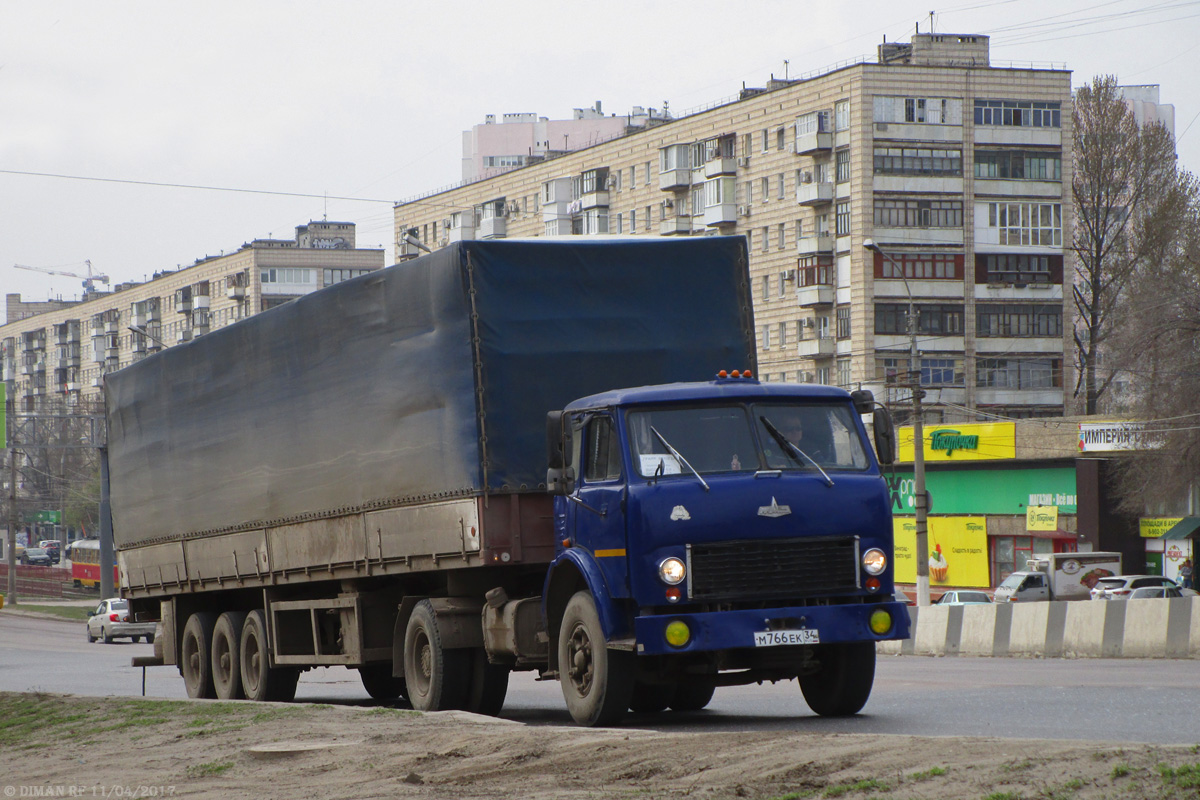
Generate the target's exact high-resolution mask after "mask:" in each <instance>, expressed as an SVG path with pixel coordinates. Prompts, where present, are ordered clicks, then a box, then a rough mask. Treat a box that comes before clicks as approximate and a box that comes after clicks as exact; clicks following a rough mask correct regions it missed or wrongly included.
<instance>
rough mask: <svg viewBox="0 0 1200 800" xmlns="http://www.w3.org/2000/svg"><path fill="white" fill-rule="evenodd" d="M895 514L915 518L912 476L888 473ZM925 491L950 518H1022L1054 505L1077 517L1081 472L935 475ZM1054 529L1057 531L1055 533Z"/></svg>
mask: <svg viewBox="0 0 1200 800" xmlns="http://www.w3.org/2000/svg"><path fill="white" fill-rule="evenodd" d="M884 479H885V480H886V481H887V484H888V489H889V490H890V493H891V499H892V513H893V514H912V513H914V509H915V508H916V501H915V500H914V497H913V474H912V471H899V470H897V471H896V473H895V474H890V473H888V474H885V475H884ZM925 488H926V489H928V490H929V496H930V498H931V499H932V500H933V506H932V507H931V510H932V511H933V512H934V513H937V514H939V515H945V514H967V515H970V514H1021V515H1025V514H1027V513H1028V508H1029V507H1030V506H1054V507H1056V508H1057V509H1058V512H1057V513H1059V514H1074V513H1075V512H1076V494H1075V470H1074V469H1072V468H1071V467H1044V468H1030V469H971V470H948V471H943V470H930V471H928V472H926V473H925ZM1051 530H1053V529H1051Z"/></svg>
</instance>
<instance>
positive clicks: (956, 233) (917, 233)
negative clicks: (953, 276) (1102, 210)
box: [873, 225, 1061, 252]
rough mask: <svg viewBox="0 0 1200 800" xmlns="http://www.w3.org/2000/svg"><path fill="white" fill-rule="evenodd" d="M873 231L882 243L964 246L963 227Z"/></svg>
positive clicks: (880, 227)
mask: <svg viewBox="0 0 1200 800" xmlns="http://www.w3.org/2000/svg"><path fill="white" fill-rule="evenodd" d="M873 233H874V237H873V238H874V239H875V243H876V244H881V245H883V244H886V245H947V246H950V247H962V246H963V229H962V228H915V227H914V228H885V227H882V226H879V225H877V226H875V230H874V232H873ZM1059 252H1061V248H1060V249H1059Z"/></svg>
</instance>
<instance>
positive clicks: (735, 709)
mask: <svg viewBox="0 0 1200 800" xmlns="http://www.w3.org/2000/svg"><path fill="white" fill-rule="evenodd" d="M152 652H153V648H152V646H151V645H148V644H129V643H127V642H123V641H122V642H117V643H114V644H111V645H105V644H100V643H96V644H88V643H87V641H86V638H85V635H84V625H83V623H82V622H67V621H62V620H57V619H43V618H34V617H27V616H20V615H17V614H12V613H9V612H8V611H0V691H18V692H26V691H46V692H64V693H71V694H78V695H90V696H109V695H113V696H129V697H136V696H139V695H141V694H142V670H141V669H135V668H134V667H131V666H130V658H131V657H133V656H135V655H151V654H152ZM145 693H146V695H148V696H151V697H164V698H180V699H183V698H185V697H186V693H185V692H184V689H183V681H182V679H181V678H180V677H179V673H178V671H177V670H176V669H175V668H174V667H152V668H149V669H147V670H145ZM1198 695H1200V661H1195V660H1192V661H1186V660H1135V659H1107V660H1102V659H1079V660H1067V659H1047V660H1026V659H990V658H963V657H959V658H953V657H951V658H925V657H916V656H881V657H880V659H879V662H878V666H877V669H876V678H875V689H874V691H873V693H872V696H871V700H870V701H869V702H868V703H867V706H866V708H865V709H864V710H863V713H861V714H859V715H858V716H856V717H853V718H849V719H822V718H820V717H817V716H815V715H814V714H813V713H812V712H811V711H810V710H809V709H808V706H807V705H806V704H805V702H804V698H803V697H802V695H801V694H800V689H799V687H798V686H797V685H796V683H795V682H792V681H789V682H784V683H779V684H766V685H763V686H744V687H734V688H726V689H718V690H717V694H716V696H715V697H714V698H713V702H712V703H711V704H710V705H709V707H708V708H707V709H706V710H704V711H701V712H696V713H692V714H676V713H670V712H667V713H662V714H649V715H641V716H637V717H630V718H629V719H628V720H627V722H626V724H632V725H636V726H638V727H645V728H654V729H660V730H673V731H681V730H682V731H686V730H697V731H699V730H703V731H708V732H713V731H720V730H760V731H761V730H796V731H813V732H822V733H880V734H906V735H919V736H994V737H1001V738H1022V739H1025V738H1046V739H1073V740H1094V741H1110V742H1111V741H1128V742H1147V743H1159V744H1195V743H1200V711H1197V709H1198V708H1200V702H1197V701H1198ZM297 699H298V700H302V701H308V702H323V703H349V704H363V705H368V704H372V703H373V701H371V700H370V699H369V698H368V697H367V694H366V692H365V691H363V689H362V685H361V684H360V683H359V680H358V675H357V673H356V672H353V671H350V670H346V669H342V668H328V669H324V668H322V669H316V670H311V671H309V672H306V673H304V675H303V676H302V677H301V679H300V686H299V689H298V691H297ZM501 716H503V717H505V718H507V719H512V720H517V721H521V722H526V723H529V724H534V725H538V724H564V725H565V724H571V721H570V717H569V716H568V715H567V713H566V710H565V708H564V706H563V700H562V696H561V694H560V690H559V686H558V684H557V683H554V682H550V681H545V682H538V681H535V680H534V678H533V675H532V674H531V673H519V674H515V675H514V676H513V677H512V679H511V682H510V685H509V693H508V701H507V702H506V704H505V707H504V711H503V712H502V714H501Z"/></svg>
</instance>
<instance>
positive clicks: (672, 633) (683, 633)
mask: <svg viewBox="0 0 1200 800" xmlns="http://www.w3.org/2000/svg"><path fill="white" fill-rule="evenodd" d="M664 635H665V637H666V639H667V644H669V645H671V646H672V647H683V646H684V645H685V644H687V643H688V642H689V641H690V640H691V638H692V632H691V630H690V629H689V628H688V626H687V623H686V622H684V621H683V620H678V619H677V620H672V621H671V622H668V623H667V630H666V631H665V633H664Z"/></svg>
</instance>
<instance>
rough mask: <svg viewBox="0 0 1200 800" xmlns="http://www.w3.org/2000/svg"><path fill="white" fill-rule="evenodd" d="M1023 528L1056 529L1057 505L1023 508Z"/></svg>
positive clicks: (1031, 529)
mask: <svg viewBox="0 0 1200 800" xmlns="http://www.w3.org/2000/svg"><path fill="white" fill-rule="evenodd" d="M1025 530H1027V531H1054V530H1058V506H1027V507H1026V509H1025Z"/></svg>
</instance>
